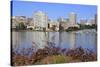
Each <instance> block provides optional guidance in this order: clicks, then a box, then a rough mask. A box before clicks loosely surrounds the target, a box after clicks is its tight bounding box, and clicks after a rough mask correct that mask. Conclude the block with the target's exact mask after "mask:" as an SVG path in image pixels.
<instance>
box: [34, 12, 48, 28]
mask: <svg viewBox="0 0 100 67" xmlns="http://www.w3.org/2000/svg"><path fill="white" fill-rule="evenodd" d="M33 19H34V26H35V29H36V30H44V29H45V30H46V29H47V25H48V16H47V15H46V13H44V12H42V11H36V12H35V14H34V18H33Z"/></svg>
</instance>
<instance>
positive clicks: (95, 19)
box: [95, 14, 97, 24]
mask: <svg viewBox="0 0 100 67" xmlns="http://www.w3.org/2000/svg"><path fill="white" fill-rule="evenodd" d="M95 24H97V14H95Z"/></svg>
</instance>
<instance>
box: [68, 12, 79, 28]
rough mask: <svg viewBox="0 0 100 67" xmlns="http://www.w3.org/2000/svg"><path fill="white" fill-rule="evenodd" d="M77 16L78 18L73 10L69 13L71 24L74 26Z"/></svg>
mask: <svg viewBox="0 0 100 67" xmlns="http://www.w3.org/2000/svg"><path fill="white" fill-rule="evenodd" d="M76 18H77V16H76V14H75V13H74V12H71V13H70V14H69V22H70V25H71V26H74V25H75V24H76Z"/></svg>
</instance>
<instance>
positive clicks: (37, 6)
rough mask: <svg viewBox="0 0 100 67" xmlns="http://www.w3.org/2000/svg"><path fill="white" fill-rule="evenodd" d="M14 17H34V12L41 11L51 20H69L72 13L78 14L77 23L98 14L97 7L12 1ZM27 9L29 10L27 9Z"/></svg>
mask: <svg viewBox="0 0 100 67" xmlns="http://www.w3.org/2000/svg"><path fill="white" fill-rule="evenodd" d="M11 5H12V16H26V17H33V15H34V12H35V11H38V10H41V11H43V12H45V13H46V14H47V15H48V18H49V19H52V20H57V19H58V18H60V17H63V18H68V17H69V14H70V13H71V12H74V13H76V14H77V22H79V21H80V19H92V18H94V16H95V14H97V7H96V6H95V5H91V6H90V5H76V4H61V3H56V4H55V3H45V2H27V1H12V4H11ZM26 7H27V9H25V8H26Z"/></svg>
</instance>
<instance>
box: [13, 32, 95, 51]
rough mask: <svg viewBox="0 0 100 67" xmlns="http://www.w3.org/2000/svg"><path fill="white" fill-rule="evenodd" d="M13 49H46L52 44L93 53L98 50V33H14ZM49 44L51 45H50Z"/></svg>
mask: <svg viewBox="0 0 100 67" xmlns="http://www.w3.org/2000/svg"><path fill="white" fill-rule="evenodd" d="M12 37H13V38H12V45H13V49H17V50H18V49H22V48H23V47H24V48H29V47H34V48H35V49H39V48H41V49H42V48H44V47H45V46H47V45H50V43H53V44H55V46H56V47H61V48H68V49H74V48H76V47H79V46H81V47H83V48H88V49H91V50H93V51H96V49H97V46H96V44H97V41H96V39H97V38H96V37H97V35H96V33H95V32H89V33H77V32H29V31H26V32H25V31H24V32H12ZM48 42H49V44H48Z"/></svg>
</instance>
